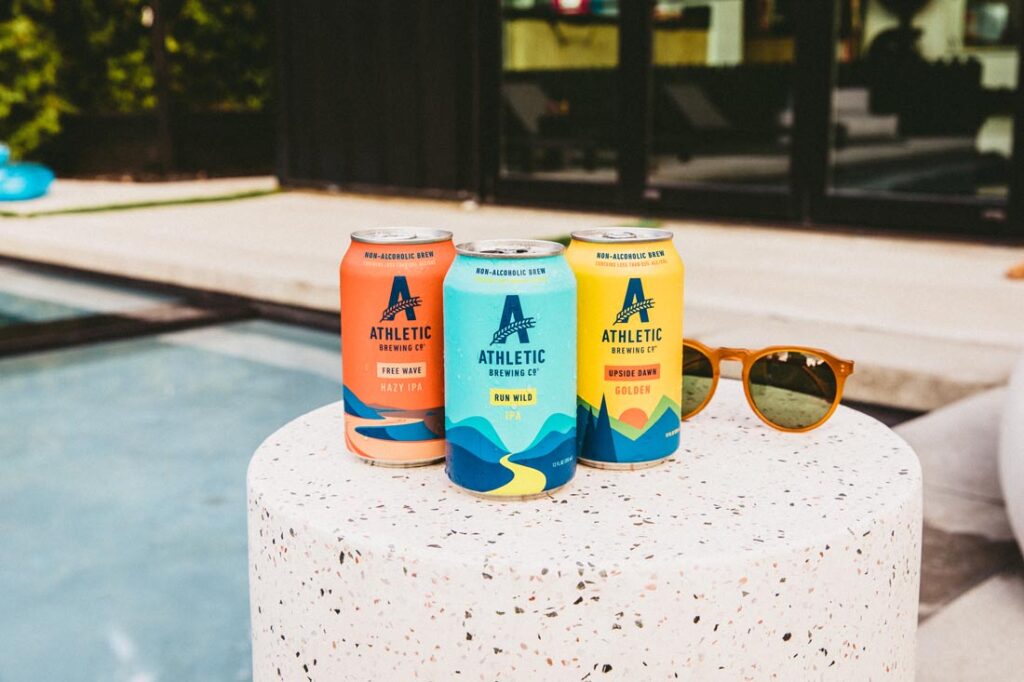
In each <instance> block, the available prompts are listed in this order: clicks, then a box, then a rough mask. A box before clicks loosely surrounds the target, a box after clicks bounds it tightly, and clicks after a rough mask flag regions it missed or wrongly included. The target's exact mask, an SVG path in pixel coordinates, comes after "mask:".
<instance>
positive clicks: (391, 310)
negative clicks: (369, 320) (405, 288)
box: [380, 296, 422, 322]
mask: <svg viewBox="0 0 1024 682" xmlns="http://www.w3.org/2000/svg"><path fill="white" fill-rule="evenodd" d="M421 302H422V301H421V299H420V297H419V296H413V297H412V298H407V299H404V300H402V301H399V302H398V303H396V304H394V305H392V306H388V307H387V308H385V309H384V313H383V314H382V315H381V316H380V321H381V322H384V321H391V320H394V319H395V315H397V314H398V313H400V312H402V311H403V310H408V309H409V308H415V307H417V306H419V304H420V303H421Z"/></svg>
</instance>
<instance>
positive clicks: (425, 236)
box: [352, 227, 452, 244]
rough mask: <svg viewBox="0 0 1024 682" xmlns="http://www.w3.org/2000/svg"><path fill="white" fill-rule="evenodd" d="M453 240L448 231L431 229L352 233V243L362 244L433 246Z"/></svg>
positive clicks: (412, 228) (358, 231)
mask: <svg viewBox="0 0 1024 682" xmlns="http://www.w3.org/2000/svg"><path fill="white" fill-rule="evenodd" d="M451 239H452V233H451V232H449V231H448V230H436V229H434V228H430V227H376V228H373V229H372V230H357V231H355V232H353V233H352V241H354V242H359V243H361V244H433V243H435V242H448V241H451Z"/></svg>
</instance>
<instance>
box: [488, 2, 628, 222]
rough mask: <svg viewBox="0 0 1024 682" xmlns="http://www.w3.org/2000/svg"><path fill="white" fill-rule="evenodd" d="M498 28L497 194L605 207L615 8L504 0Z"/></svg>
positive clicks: (611, 176)
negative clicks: (555, 199)
mask: <svg viewBox="0 0 1024 682" xmlns="http://www.w3.org/2000/svg"><path fill="white" fill-rule="evenodd" d="M500 24H501V67H500V73H501V76H500V85H499V88H500V95H499V99H500V101H499V105H498V108H499V124H498V126H499V135H498V137H499V140H498V144H499V158H498V169H497V170H498V178H497V180H498V192H499V194H505V195H509V194H511V195H516V194H525V195H527V196H528V198H533V199H537V198H540V199H542V200H543V197H544V196H547V194H548V193H550V195H551V196H552V197H562V199H563V200H565V199H569V200H570V201H571V199H572V198H574V197H577V198H580V199H582V200H583V201H585V202H587V203H591V202H593V203H598V204H600V203H607V202H608V201H610V200H611V198H612V197H614V196H615V195H616V192H615V191H614V188H615V187H616V186H617V183H618V179H619V160H620V158H619V146H620V140H619V135H618V130H619V116H620V101H619V98H618V83H619V68H620V60H619V44H620V26H619V6H618V3H617V2H614V1H609V0H503V2H501V17H500ZM545 188H547V191H545Z"/></svg>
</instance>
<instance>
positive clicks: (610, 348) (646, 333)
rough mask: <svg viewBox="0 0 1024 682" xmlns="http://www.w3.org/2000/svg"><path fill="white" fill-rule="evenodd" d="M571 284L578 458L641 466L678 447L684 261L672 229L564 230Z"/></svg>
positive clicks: (615, 466) (604, 465) (607, 464)
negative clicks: (575, 306)
mask: <svg viewBox="0 0 1024 682" xmlns="http://www.w3.org/2000/svg"><path fill="white" fill-rule="evenodd" d="M566 259H567V260H568V261H569V264H570V265H571V266H572V269H573V272H574V273H575V274H576V281H577V286H578V292H579V328H578V329H579V351H578V362H579V382H578V383H579V390H578V393H579V395H578V406H577V414H576V417H577V430H578V432H579V444H580V451H579V461H580V462H581V463H583V464H588V465H590V466H596V467H600V468H605V469H640V468H644V467H647V466H652V465H654V464H657V463H658V462H661V461H662V460H665V459H667V458H668V457H670V456H671V455H672V454H673V453H674V452H675V451H676V449H677V448H678V447H679V410H680V407H679V405H680V401H681V399H682V341H683V263H682V260H680V258H679V255H678V253H676V250H675V247H674V246H673V244H672V233H671V232H668V231H666V230H652V229H645V228H627V227H617V228H604V229H592V230H582V231H579V232H573V233H572V243H571V244H570V245H569V250H568V252H567V253H566Z"/></svg>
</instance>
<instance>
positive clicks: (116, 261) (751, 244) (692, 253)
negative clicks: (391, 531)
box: [0, 192, 1024, 410]
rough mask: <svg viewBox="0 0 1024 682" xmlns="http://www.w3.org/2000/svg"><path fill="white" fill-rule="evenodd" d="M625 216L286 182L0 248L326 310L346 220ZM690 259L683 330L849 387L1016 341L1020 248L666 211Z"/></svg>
mask: <svg viewBox="0 0 1024 682" xmlns="http://www.w3.org/2000/svg"><path fill="white" fill-rule="evenodd" d="M635 221H636V218H635V217H630V216H621V215H618V216H617V215H611V214H592V213H573V212H558V211H541V210H531V209H522V208H509V207H497V206H482V207H476V206H475V205H474V206H471V207H467V206H466V205H460V204H458V203H455V202H445V201H426V200H410V199H389V198H376V197H373V198H371V197H363V196H351V195H341V196H335V195H324V194H315V193H305V192H287V193H280V194H274V195H270V196H264V197H258V198H252V199H245V200H239V201H231V202H213V203H203V204H195V205H176V206H161V207H151V208H141V209H134V210H122V211H115V212H102V213H86V214H66V215H51V216H43V217H36V218H31V219H26V218H4V219H0V254H3V255H8V256H14V257H19V258H28V259H32V260H38V261H42V262H47V263H53V264H59V265H66V266H73V267H78V268H86V269H90V270H95V271H99V272H106V273H115V274H119V275H127V276H130V277H136V278H140V279H147V280H153V281H158V282H168V283H174V284H179V285H185V286H190V287H198V288H203V289H209V290H214V291H221V292H227V293H232V294H240V295H243V296H249V297H254V298H260V299H267V300H271V301H275V302H280V303H287V304H292V305H299V306H306V307H310V308H317V309H323V310H336V309H337V307H338V295H337V267H338V261H339V260H340V258H341V256H342V254H343V252H344V250H345V248H346V245H347V242H348V234H349V233H350V232H351V231H353V230H356V229H362V228H366V227H371V226H383V225H424V226H432V227H443V228H448V229H451V230H453V231H454V232H455V234H456V239H457V240H468V239H479V238H486V237H500V236H518V237H556V236H561V235H565V234H567V233H568V232H570V231H571V230H573V229H576V228H579V227H584V226H595V225H613V224H622V223H630V222H635ZM665 226H666V227H668V228H671V229H672V230H673V231H675V232H676V245H677V247H678V248H679V250H680V252H681V254H682V256H683V260H684V261H685V262H686V266H687V278H686V287H687V289H686V306H687V307H686V333H687V335H688V336H694V337H697V338H700V339H702V340H704V341H705V342H707V343H711V344H722V345H738V346H748V347H756V346H760V345H768V344H770V343H796V344H806V345H819V346H822V347H824V348H827V349H829V350H831V351H832V352H834V353H836V354H838V355H840V356H843V357H847V358H850V359H853V360H855V361H856V362H857V372H856V374H855V375H854V376H853V377H852V378H851V380H850V381H849V382H848V384H847V391H848V396H849V397H850V398H852V399H857V400H864V401H870V402H877V403H882V404H887V405H892V406H897V407H905V408H912V409H922V410H923V409H931V408H935V407H938V406H940V405H943V404H946V403H949V402H951V401H953V400H956V399H958V398H961V397H964V396H966V395H969V394H972V393H975V392H977V391H980V390H982V389H985V388H990V387H993V386H998V385H1000V384H1002V383H1004V382H1005V381H1006V379H1007V377H1008V375H1009V371H1010V367H1011V366H1012V363H1013V361H1014V359H1015V358H1016V357H1017V356H1018V355H1019V354H1020V353H1021V352H1024V281H1011V280H1007V279H1006V278H1005V277H1004V273H1005V271H1006V270H1007V269H1008V268H1009V267H1010V266H1012V265H1013V264H1014V263H1016V262H1019V261H1021V260H1024V248H1011V247H997V246H984V245H976V244H962V243H949V242H938V241H925V240H909V239H898V238H883V237H874V236H873V237H866V236H856V235H842V234H825V233H817V232H809V231H799V230H790V229H764V228H754V227H744V226H721V225H713V224H708V223H702V222H696V221H675V222H668V223H666V224H665Z"/></svg>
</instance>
